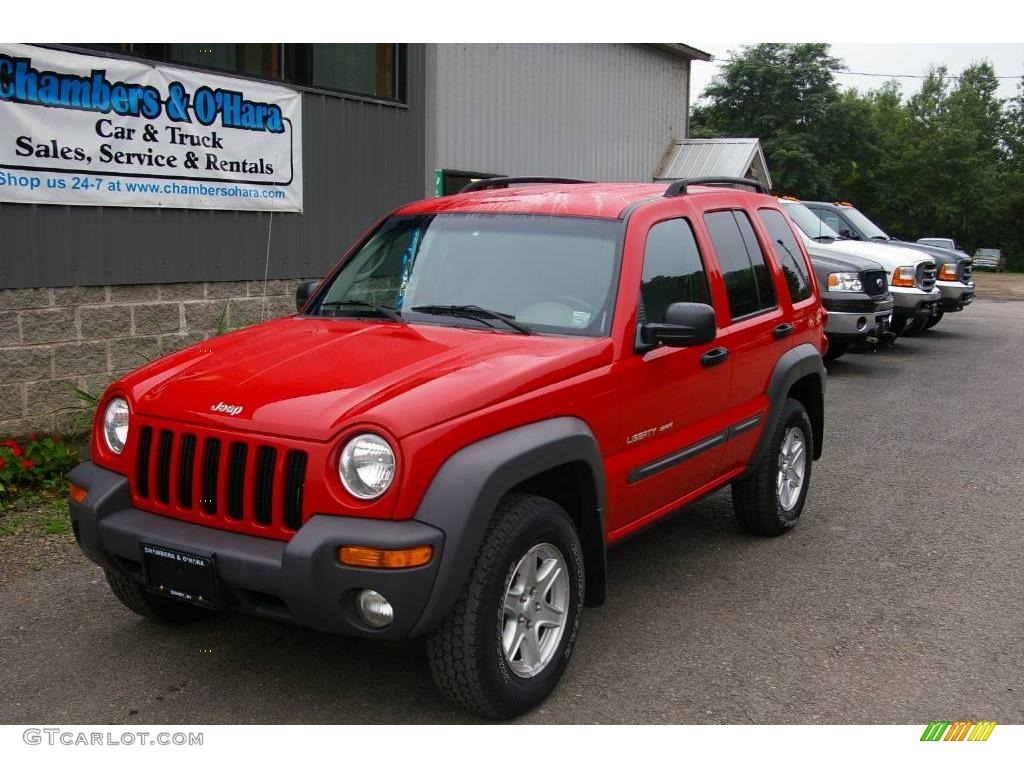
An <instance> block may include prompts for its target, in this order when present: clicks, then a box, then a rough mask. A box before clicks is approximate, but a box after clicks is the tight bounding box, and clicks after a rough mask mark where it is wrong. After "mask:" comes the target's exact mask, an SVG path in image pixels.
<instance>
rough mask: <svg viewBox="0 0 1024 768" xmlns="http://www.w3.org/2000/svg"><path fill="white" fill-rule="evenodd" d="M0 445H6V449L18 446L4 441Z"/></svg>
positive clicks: (11, 441)
mask: <svg viewBox="0 0 1024 768" xmlns="http://www.w3.org/2000/svg"><path fill="white" fill-rule="evenodd" d="M0 445H6V446H7V447H8V448H17V447H18V444H17V443H16V442H15V441H14V440H4V441H3V442H2V443H0Z"/></svg>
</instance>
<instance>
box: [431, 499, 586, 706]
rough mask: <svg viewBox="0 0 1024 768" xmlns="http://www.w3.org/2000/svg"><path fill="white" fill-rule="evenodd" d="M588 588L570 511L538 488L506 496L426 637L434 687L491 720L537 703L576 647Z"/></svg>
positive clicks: (554, 680)
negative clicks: (447, 609)
mask: <svg viewBox="0 0 1024 768" xmlns="http://www.w3.org/2000/svg"><path fill="white" fill-rule="evenodd" d="M583 586H584V565H583V555H582V551H581V548H580V541H579V536H578V535H577V533H576V529H575V528H574V527H573V524H572V522H571V521H570V520H569V517H568V515H566V513H565V511H564V510H563V509H562V508H561V507H560V506H558V505H557V504H555V503H554V502H553V501H550V500H549V499H545V498H542V497H539V496H531V495H526V494H512V495H509V496H507V497H506V498H505V499H504V500H503V501H502V502H501V504H500V505H499V507H498V509H497V511H496V513H495V517H494V520H493V522H492V523H491V527H490V529H489V530H488V533H487V535H486V537H485V539H484V543H483V546H482V547H481V549H480V552H479V553H478V555H477V558H476V561H475V562H474V564H473V569H472V571H471V572H470V576H469V579H468V580H467V582H466V585H465V587H463V590H462V594H461V595H460V596H459V598H458V600H457V601H456V603H455V607H454V608H453V609H452V612H451V614H450V615H449V616H448V618H447V619H445V621H444V623H443V624H442V625H441V626H440V627H439V628H438V629H437V630H435V631H434V633H433V634H432V635H431V636H430V637H429V638H428V641H427V654H428V659H429V661H430V670H431V672H432V673H433V676H434V682H435V683H436V684H437V687H438V689H439V690H440V691H441V693H442V694H443V695H444V696H445V698H447V699H448V700H449V701H450V702H452V703H453V704H455V705H456V706H459V707H462V708H463V709H467V710H469V711H471V712H475V713H477V714H480V715H483V716H485V717H491V718H510V717H516V716H517V715H521V714H523V713H524V712H527V711H529V710H530V709H532V708H533V707H535V706H537V705H538V704H540V703H541V702H542V701H543V700H544V699H545V698H546V697H547V696H548V694H550V693H551V691H552V690H553V689H554V687H555V686H556V685H557V684H558V681H559V680H560V679H561V677H562V673H563V672H564V671H565V668H566V666H567V665H568V663H569V657H570V656H571V655H572V650H573V646H574V645H575V642H576V631H577V629H578V628H579V619H580V608H581V606H582V605H583Z"/></svg>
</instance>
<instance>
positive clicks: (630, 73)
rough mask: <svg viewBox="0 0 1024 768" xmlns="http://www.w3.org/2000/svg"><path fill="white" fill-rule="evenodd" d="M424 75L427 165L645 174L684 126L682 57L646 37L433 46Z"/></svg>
mask: <svg viewBox="0 0 1024 768" xmlns="http://www.w3.org/2000/svg"><path fill="white" fill-rule="evenodd" d="M432 53H433V52H432ZM429 76H432V77H433V78H434V79H435V88H436V99H435V100H434V102H433V105H434V106H433V108H434V109H436V113H435V114H434V115H432V116H431V118H432V119H433V120H434V125H432V126H431V128H430V129H428V135H430V133H431V132H433V133H434V136H435V139H434V140H433V141H432V142H431V146H430V147H428V151H427V159H428V162H431V161H432V163H433V168H450V169H454V170H464V171H478V172H493V173H508V174H544V175H564V176H578V177H582V178H587V179H595V180H606V181H646V180H650V179H651V178H652V177H653V176H654V173H655V171H656V170H657V169H658V166H659V164H660V163H661V160H662V158H663V157H664V155H665V151H666V150H667V148H668V146H669V144H670V143H671V142H672V140H673V139H680V138H684V137H685V135H686V109H687V105H686V94H687V80H688V76H689V62H688V61H686V60H685V59H681V58H679V57H676V56H673V55H671V54H668V53H665V52H662V51H659V50H657V49H654V48H652V47H649V46H642V45H628V44H622V45H605V44H600V45H589V44H574V45H548V44H524V45H504V44H502V45H437V46H436V67H435V69H434V71H433V72H432V73H431V75H429ZM432 150H433V151H432ZM431 155H433V157H431ZM431 170H432V169H431Z"/></svg>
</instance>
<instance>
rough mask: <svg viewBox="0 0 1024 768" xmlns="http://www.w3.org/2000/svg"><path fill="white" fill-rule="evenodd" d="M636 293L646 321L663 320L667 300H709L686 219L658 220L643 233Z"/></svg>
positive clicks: (706, 286) (700, 264)
mask: <svg viewBox="0 0 1024 768" xmlns="http://www.w3.org/2000/svg"><path fill="white" fill-rule="evenodd" d="M640 297H641V300H642V303H643V308H644V312H645V318H641V320H644V319H646V322H648V323H663V322H665V310H666V309H668V306H669V304H674V303H676V302H679V301H687V302H694V303H697V304H710V303H711V299H710V293H709V291H708V278H707V274H706V273H705V272H704V263H703V262H702V261H701V260H700V251H699V250H698V249H697V241H696V240H695V239H694V237H693V229H692V228H691V227H690V222H688V221H687V220H686V219H671V220H669V221H662V222H660V223H658V224H655V225H654V226H653V227H651V231H650V232H648V233H647V245H646V247H645V249H644V273H643V277H642V278H641V282H640Z"/></svg>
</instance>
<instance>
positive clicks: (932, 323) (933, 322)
mask: <svg viewBox="0 0 1024 768" xmlns="http://www.w3.org/2000/svg"><path fill="white" fill-rule="evenodd" d="M944 314H945V313H944V312H943V311H942V310H941V309H940V310H938V311H936V313H935V314H934V315H932V316H931V317H929V318H928V322H927V323H925V326H924V327H925V328H932V327H934V326H936V325H938V324H939V320H941V319H942V316H943V315H944Z"/></svg>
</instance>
